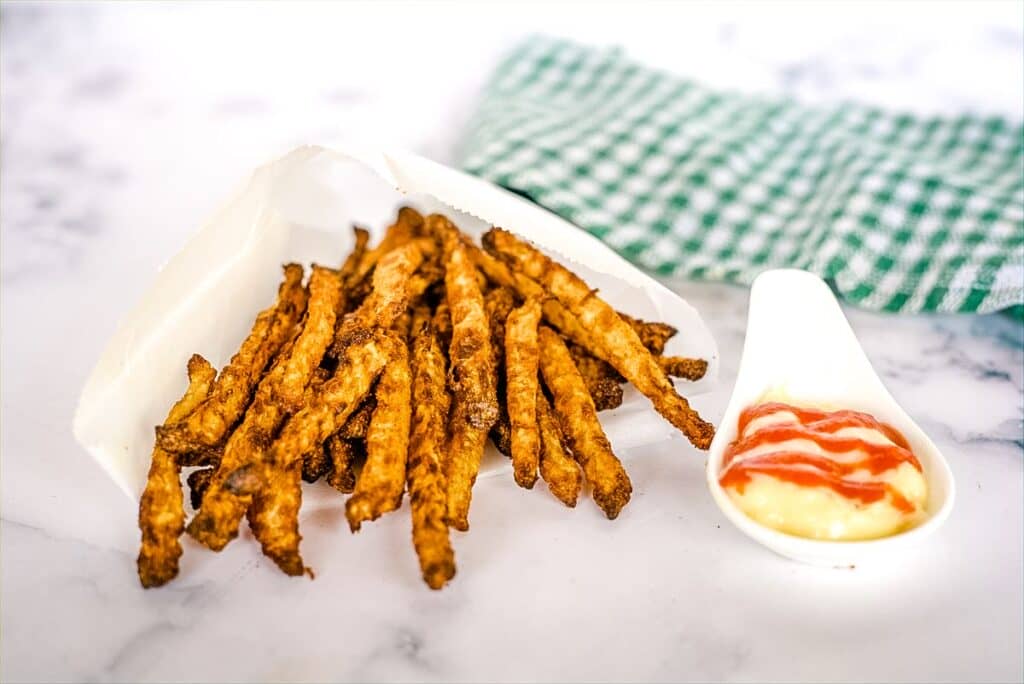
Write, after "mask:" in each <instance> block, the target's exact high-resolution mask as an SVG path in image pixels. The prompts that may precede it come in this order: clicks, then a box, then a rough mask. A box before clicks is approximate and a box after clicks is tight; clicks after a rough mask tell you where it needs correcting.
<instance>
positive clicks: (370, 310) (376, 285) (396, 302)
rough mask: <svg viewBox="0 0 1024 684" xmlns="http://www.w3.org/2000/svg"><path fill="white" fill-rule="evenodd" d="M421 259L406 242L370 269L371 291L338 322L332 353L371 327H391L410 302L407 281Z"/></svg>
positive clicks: (415, 247) (411, 245) (420, 255)
mask: <svg viewBox="0 0 1024 684" xmlns="http://www.w3.org/2000/svg"><path fill="white" fill-rule="evenodd" d="M422 262H423V254H422V252H420V249H419V247H417V246H416V244H415V243H407V244H405V245H404V246H402V247H399V248H397V249H394V250H392V251H390V252H388V253H387V254H385V255H384V256H383V257H382V258H381V259H380V263H379V264H378V265H377V267H376V268H375V269H374V271H373V290H372V291H371V292H370V294H369V295H368V296H367V297H366V299H365V300H364V301H363V303H362V304H360V305H359V308H358V309H356V310H355V311H353V312H352V313H350V314H347V315H346V316H345V317H344V318H343V319H342V321H341V325H339V326H338V329H337V331H336V332H335V335H334V343H333V344H332V345H331V355H332V356H335V357H340V356H341V355H342V353H343V352H344V350H345V347H346V346H347V345H348V344H349V343H350V342H351V341H352V340H354V339H357V338H359V337H360V335H362V332H363V331H365V330H368V329H370V328H373V327H379V328H381V329H383V330H386V329H388V328H390V327H391V326H392V325H393V324H394V322H395V319H396V318H398V317H399V316H401V315H402V314H403V313H404V312H405V309H406V307H407V306H408V304H409V280H410V278H411V277H412V274H413V273H415V272H416V269H417V268H418V267H419V265H420V264H421V263H422Z"/></svg>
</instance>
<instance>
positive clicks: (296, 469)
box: [246, 460, 306, 577]
mask: <svg viewBox="0 0 1024 684" xmlns="http://www.w3.org/2000/svg"><path fill="white" fill-rule="evenodd" d="M301 506H302V461H301V460H299V461H296V462H295V463H292V464H290V465H288V466H285V467H284V468H281V469H279V470H275V471H273V473H272V474H271V476H270V482H269V483H268V486H266V487H263V488H262V489H260V490H259V491H257V492H256V494H255V495H254V496H253V500H252V505H251V506H250V507H249V510H248V511H247V512H246V517H247V518H248V519H249V527H250V528H251V529H252V532H253V534H254V535H255V536H256V539H258V540H259V542H260V546H262V547H263V553H264V555H266V556H267V557H268V558H270V559H271V560H273V561H274V562H275V563H277V567H279V568H281V570H282V571H283V572H284V573H285V574H286V575H291V576H292V577H295V576H298V575H301V574H302V573H303V572H304V571H305V569H306V566H305V565H304V564H303V562H302V556H300V555H299V542H300V541H301V540H302V535H301V534H299V508H300V507H301Z"/></svg>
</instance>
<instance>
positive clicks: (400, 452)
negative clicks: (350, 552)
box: [345, 337, 412, 532]
mask: <svg viewBox="0 0 1024 684" xmlns="http://www.w3.org/2000/svg"><path fill="white" fill-rule="evenodd" d="M386 346H387V354H388V361H387V366H386V367H385V368H384V372H383V373H382V374H381V377H380V381H379V382H378V383H377V392H376V395H377V408H376V409H374V411H373V417H372V418H371V419H370V427H369V429H368V430H367V432H366V465H365V466H363V472H362V474H361V475H360V476H359V480H358V481H357V482H356V488H355V493H354V494H353V495H352V496H351V497H350V498H349V500H348V501H347V502H346V503H345V515H346V516H347V517H348V524H349V527H350V528H351V529H352V531H353V532H358V531H359V528H360V526H361V524H362V523H363V522H365V521H367V520H376V519H377V518H379V517H380V516H381V515H383V514H384V513H387V512H388V511H393V510H395V509H396V508H398V507H399V506H400V505H401V503H402V492H403V490H404V489H405V465H406V460H407V458H408V453H409V420H410V413H411V410H412V409H411V404H410V392H411V386H412V375H411V372H410V370H409V351H408V349H407V348H406V346H405V342H404V341H402V340H399V339H397V338H395V337H389V338H388V339H387V343H386Z"/></svg>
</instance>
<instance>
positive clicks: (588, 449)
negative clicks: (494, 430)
mask: <svg viewBox="0 0 1024 684" xmlns="http://www.w3.org/2000/svg"><path fill="white" fill-rule="evenodd" d="M538 338H539V341H540V352H541V353H540V368H541V373H542V374H543V375H544V384H545V385H547V388H548V389H549V390H550V391H551V395H552V396H553V397H554V400H555V413H556V415H557V416H558V419H559V423H560V424H561V426H562V434H563V435H565V438H566V440H567V441H568V442H569V446H570V448H571V449H572V453H573V456H575V457H576V460H577V461H579V463H580V465H581V466H582V467H583V473H584V474H585V475H586V477H587V481H588V482H590V484H591V486H592V487H593V492H594V501H595V502H597V505H598V506H599V507H600V508H601V510H602V511H604V514H605V515H606V516H608V518H609V519H610V520H614V519H615V518H616V517H618V515H619V511H621V510H622V507H623V506H625V505H626V504H627V503H629V497H630V494H631V493H632V491H633V486H632V485H631V484H630V482H629V476H628V475H626V471H625V469H624V468H623V467H622V463H620V462H619V459H618V458H617V457H616V456H615V454H613V453H612V448H611V445H610V444H609V443H608V438H607V437H606V436H605V434H604V430H602V429H601V423H600V422H598V420H597V411H596V409H595V408H594V401H593V400H592V399H591V398H590V394H589V393H588V392H587V386H586V385H585V384H584V382H583V377H582V376H581V375H580V373H579V371H578V370H576V366H575V365H573V362H572V357H571V356H570V355H569V350H568V349H566V347H565V344H564V343H563V342H562V338H560V337H559V336H558V334H557V333H555V331H553V330H552V329H551V328H548V327H544V326H542V327H541V328H540V332H539V333H538Z"/></svg>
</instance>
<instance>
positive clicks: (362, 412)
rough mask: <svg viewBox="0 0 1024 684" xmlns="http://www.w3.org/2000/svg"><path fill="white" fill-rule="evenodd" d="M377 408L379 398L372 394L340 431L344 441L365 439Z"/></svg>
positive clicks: (339, 433)
mask: <svg viewBox="0 0 1024 684" xmlns="http://www.w3.org/2000/svg"><path fill="white" fill-rule="evenodd" d="M375 408H377V398H376V397H374V396H373V395H372V394H371V395H369V396H367V397H366V399H364V400H363V403H361V404H360V405H359V408H357V409H356V410H355V411H354V412H353V413H352V415H351V416H349V418H348V420H347V421H345V425H344V427H342V428H341V430H339V431H338V435H339V436H340V437H342V438H344V439H365V438H366V430H367V428H369V427H370V418H372V417H373V410H374V409H375Z"/></svg>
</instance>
